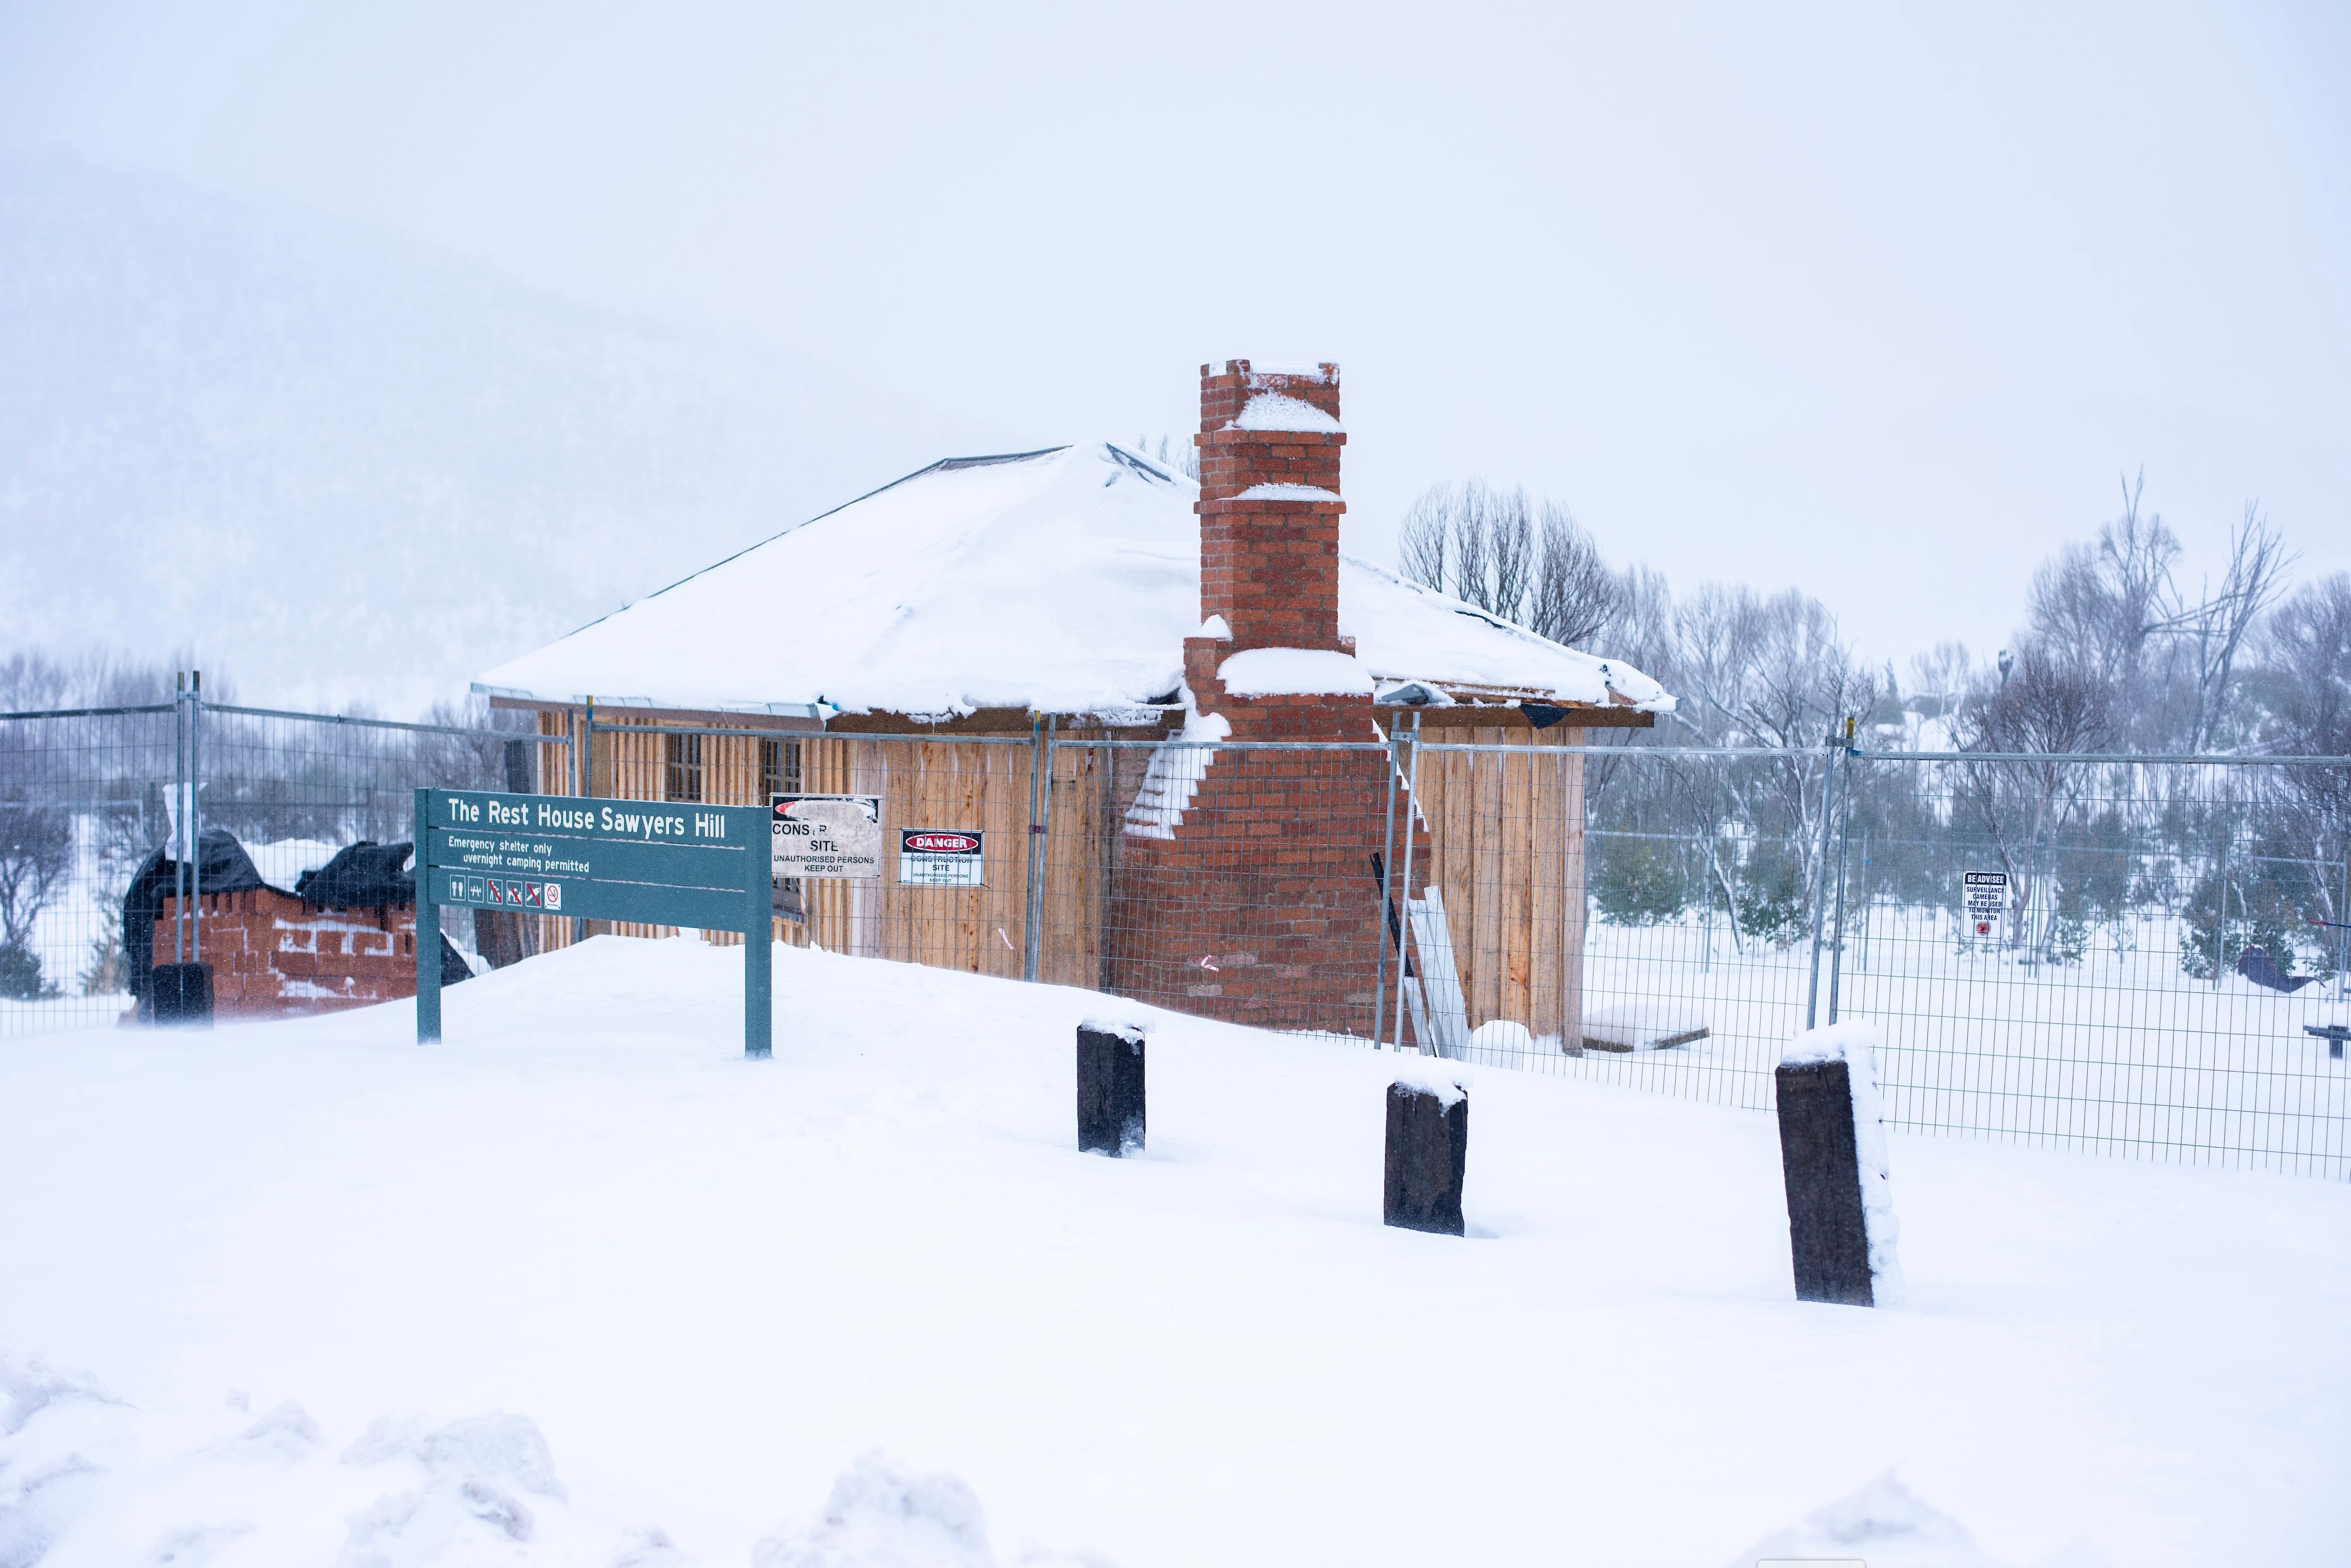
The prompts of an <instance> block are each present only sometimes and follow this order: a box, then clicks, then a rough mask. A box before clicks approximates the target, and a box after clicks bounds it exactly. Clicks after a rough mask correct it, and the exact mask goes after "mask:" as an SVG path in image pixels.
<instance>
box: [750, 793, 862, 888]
mask: <svg viewBox="0 0 2351 1568" xmlns="http://www.w3.org/2000/svg"><path fill="white" fill-rule="evenodd" d="M768 855H769V860H770V862H771V866H772V870H773V872H774V874H775V875H777V876H814V877H832V878H849V879H855V880H858V881H867V882H871V881H878V880H879V879H880V877H881V875H882V797H881V796H879V795H770V796H768Z"/></svg>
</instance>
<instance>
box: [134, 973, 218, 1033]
mask: <svg viewBox="0 0 2351 1568" xmlns="http://www.w3.org/2000/svg"><path fill="white" fill-rule="evenodd" d="M147 984H148V991H147V994H148V996H149V997H150V998H152V1008H151V1011H152V1016H153V1018H154V1021H155V1022H157V1023H159V1024H162V1025H164V1026H165V1027H167V1028H170V1027H193V1028H197V1029H210V1028H211V1027H212V1023H213V967H212V966H211V965H210V964H158V965H156V966H155V967H153V968H152V969H150V970H149V971H148V980H147Z"/></svg>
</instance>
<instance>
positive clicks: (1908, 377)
mask: <svg viewBox="0 0 2351 1568" xmlns="http://www.w3.org/2000/svg"><path fill="white" fill-rule="evenodd" d="M0 143H5V144H6V145H9V146H14V147H18V148H60V147H62V148H67V149H71V150H75V151H78V152H81V153H84V154H86V155H88V156H89V157H91V158H93V159H96V160H99V161H101V162H109V163H113V164H119V165H124V166H130V167H135V168H141V169H149V170H154V171H159V172H164V173H168V174H171V175H173V176H175V177H178V178H180V179H183V180H184V181H187V182H189V183H193V184H196V185H199V186H202V187H204V188H206V189H209V190H214V191H217V192H222V193H229V194H233V195H236V196H239V197H244V198H248V199H253V200H257V201H262V202H266V203H270V204H277V205H284V206H294V207H299V208H304V209H308V210H312V211H319V212H325V213H329V214H337V215H340V216H343V217H348V218H352V219H357V220H359V221H360V222H362V223H365V224H367V225H372V226H374V227H376V228H378V229H381V230H384V231H388V232H391V233H395V234H398V235H403V236H406V237H408V238H411V239H415V240H422V241H423V242H426V243H428V244H431V245H434V246H439V247H442V248H444V249H445V250H448V251H452V252H456V253H460V254H462V255H464V256H469V257H473V258H476V259H478V260H480V261H483V262H486V263H487V264H489V265H491V266H493V267H496V268H498V269H500V270H501V271H504V272H506V273H507V274H510V275H512V276H514V277H517V278H520V279H522V280H524V281H526V282H529V283H532V284H536V285H539V286H543V287H549V288H552V289H555V290H559V291H561V292H563V293H566V294H569V295H571V296H574V297H577V298H584V299H588V300H591V301H594V302H598V303H601V304H607V305H612V306H618V307H621V308H624V309H627V310H630V311H633V312H637V313H640V314H643V315H646V316H651V317H655V318H662V319H671V320H675V321H680V322H684V323H690V324H693V325H695V326H697V327H702V328H715V329H717V330H719V331H722V332H725V333H727V334H730V335H735V336H739V337H743V338H748V339H755V340H766V341H769V342H772V343H775V344H778V345H781V346H784V347H786V348H789V350H793V351H794V352H797V353H800V354H805V355H807V356H809V357H810V358H811V359H812V360H814V361H820V362H829V363H832V364H838V365H845V366H852V367H854V369H855V370H856V371H857V373H858V374H859V375H860V376H862V378H863V379H864V380H866V381H868V382H873V383H878V384H880V385H882V386H884V387H891V388H898V389H904V390H905V391H907V392H912V393H914V394H915V395H919V396H921V397H923V398H924V399H925V400H926V401H928V402H933V403H935V404H938V405H942V406H944V407H945V408H946V409H948V410H950V411H956V412H958V413H962V414H963V415H965V416H966V417H967V418H968V419H969V421H970V424H971V429H972V431H973V433H974V439H975V440H976V441H986V442H992V441H995V440H998V439H1001V440H1008V441H1014V442H1019V443H1022V444H1048V443H1050V442H1054V441H1060V440H1068V439H1072V438H1076V437H1082V436H1086V435H1090V434H1102V435H1109V436H1113V437H1131V436H1132V435H1133V434H1134V433H1136V432H1137V431H1138V430H1148V431H1150V432H1152V433H1153V434H1157V433H1158V432H1160V431H1163V430H1172V431H1178V432H1181V431H1184V430H1186V429H1188V428H1190V427H1191V425H1192V423H1193V421H1194V419H1195V413H1194V397H1195V390H1196V389H1195V382H1194V379H1193V378H1194V375H1195V373H1196V367H1197V366H1198V364H1199V363H1200V362H1201V361H1203V360H1206V359H1211V358H1217V359H1221V358H1224V357H1228V356H1235V355H1246V356H1251V357H1255V358H1257V359H1259V360H1260V361H1311V360H1315V359H1334V360H1337V361H1340V362H1341V363H1342V364H1343V367H1344V370H1345V375H1346V392H1345V396H1346V402H1347V410H1348V425H1349V429H1350V431H1351V433H1352V435H1351V445H1350V447H1349V453H1348V485H1347V488H1348V495H1349V498H1350V500H1351V501H1352V502H1353V516H1352V517H1350V519H1349V528H1350V530H1351V539H1352V542H1353V548H1355V549H1358V550H1361V551H1363V552H1364V553H1367V554H1373V555H1375V556H1378V557H1380V558H1382V559H1385V558H1386V557H1387V556H1388V554H1389V549H1390V544H1389V540H1390V537H1391V534H1392V529H1393V526H1394V518H1395V513H1396V512H1397V511H1398V510H1400V509H1401V507H1402V506H1403V505H1404V503H1405V502H1406V501H1407V500H1408V499H1409V498H1410V497H1411V496H1412V495H1413V494H1414V493H1416V491H1417V490H1418V489H1419V488H1420V487H1421V486H1424V485H1426V483H1427V482H1429V481H1430V480H1432V479H1437V478H1443V477H1449V476H1471V475H1482V476H1489V477H1492V478H1497V479H1502V480H1520V481H1523V482H1525V483H1526V484H1528V485H1529V486H1533V487H1537V488H1539V489H1541V490H1543V491H1545V492H1547V493H1550V494H1552V495H1553V496H1555V497H1559V498H1560V499H1562V500H1564V501H1566V502H1568V503H1569V504H1570V505H1572V506H1573V507H1574V509H1575V510H1576V512H1577V514H1578V515H1579V516H1580V517H1582V518H1583V520H1584V521H1585V522H1586V524H1587V525H1588V526H1590V527H1591V528H1593V531H1594V532H1595V533H1596V534H1597V535H1598V536H1599V537H1600V538H1601V540H1602V542H1603V544H1604V547H1605V548H1606V549H1608V551H1609V552H1610V553H1611V555H1612V556H1614V557H1615V558H1616V559H1628V560H1646V561H1649V562H1651V563H1653V564H1655V565H1657V566H1659V567H1662V568H1664V569H1665V570H1667V572H1669V573H1670V574H1671V576H1672V577H1673V578H1674V580H1676V581H1677V583H1679V584H1684V585H1687V584H1692V583H1695V582H1697V581H1699V580H1706V579H1710V578H1712V579H1726V580H1747V581H1750V582H1752V583H1754V584H1756V585H1757V586H1759V587H1763V588H1776V587H1780V586H1784V585H1788V584H1791V583H1792V584H1797V585H1800V586H1802V587H1803V588H1805V589H1807V590H1809V591H1813V592H1815V593H1817V594H1819V595H1821V596H1822V597H1823V598H1824V599H1826V600H1828V601H1830V602H1831V603H1832V605H1833V606H1834V608H1835V609H1836V610H1837V611H1838V612H1839V614H1840V616H1841V618H1842V620H1843V622H1844V627H1845V629H1846V631H1847V632H1848V633H1849V634H1851V635H1853V636H1855V638H1857V639H1858V640H1859V641H1860V642H1861V643H1863V644H1864V646H1865V649H1868V650H1870V651H1872V652H1875V653H1880V654H1896V655H1901V654H1905V653H1908V652H1910V651H1911V650H1913V649H1916V648H1918V647H1921V646H1924V645H1925V644H1927V643H1931V642H1933V641H1935V640H1936V639H1938V638H1942V637H1960V638H1964V639H1966V640H1967V641H1969V642H1970V643H1973V644H1974V645H1976V646H1977V647H1978V648H1979V649H1983V648H1986V647H1989V646H1991V645H1994V644H1996V643H2000V642H2001V641H2003V640H2005V637H2006V634H2007V632H2008V630H2009V628H2010V627H2011V625H2012V624H2013V623H2014V622H2015V620H2016V618H2017V616H2018V614H2019V613H2020V612H2021V608H2022V596H2023V587H2024V583H2025V580H2026V579H2027V577H2028V575H2029V572H2030V569H2031V567H2032V564H2033V563H2034V562H2036V561H2037V560H2039V559H2041V558H2042V557H2043V555H2045V554H2046V553H2047V551H2048V550H2049V549H2050V548H2051V547H2052V546H2053V544H2054V543H2056V542H2057V541H2058V540H2060V539H2062V538H2066V537H2079V536H2083V535H2086V534H2087V533H2088V532H2089V531H2091V530H2092V529H2093V528H2095V525H2096V524H2097V523H2098V521H2099V520H2100V519H2102V518H2103V517H2107V516H2109V515H2111V514H2112V513H2113V511H2114V510H2115V509H2116V476H2117V474H2118V472H2119V471H2121V470H2124V469H2135V468H2137V466H2139V465H2142V464H2144V465H2145V466H2146V468H2147V493H2148V497H2149V500H2150V502H2151V504H2153V505H2154V506H2155V507H2157V508H2158V509H2159V510H2160V511H2162V512H2163V513H2164V515H2165V516H2166V517H2167V518H2168V520H2170V521H2171V522H2172V524H2173V525H2174V526H2175V527H2176V528H2179V531H2180V533H2181V534H2182V535H2183V536H2184V537H2185V538H2187V539H2188V541H2189V546H2190V548H2191V550H2192V551H2193V552H2195V555H2196V558H2197V559H2198V560H2199V563H2200V562H2201V561H2203V560H2209V559H2210V555H2211V553H2212V551H2213V549H2214V547H2215V546H2216V545H2217V543H2218V541H2219V540H2220V538H2222V537H2224V535H2225V532H2226V528H2227V525H2228V523H2229V522H2230V520H2231V519H2232V518H2233V517H2236V516H2237V514H2238V513H2239V512H2240V510H2241V507H2243V505H2244V503H2245V502H2246V501H2247V500H2248V499H2251V498H2255V497H2258V498H2259V499H2260V501H2261V502H2262V505H2263V507H2265V509H2266V510H2267V511H2268V512H2269V513H2270V515H2271V516H2272V517H2273V518H2274V519H2275V520H2276V521H2277V522H2279V523H2280V524H2281V525H2283V527H2284V528H2285V529H2286V530H2287V532H2288V534H2289V536H2290V538H2292V540H2293V541H2294V544H2295V545H2296V546H2297V547H2298V548H2299V549H2301V550H2302V552H2303V554H2304V563H2305V570H2339V569H2343V568H2346V567H2351V191H2347V190H2346V187H2351V178H2347V177H2351V5H2343V4H2341V3H2339V0H2336V3H2330V4H2325V5H2307V6H2304V7H2291V6H2264V5H2251V6H2243V7H2235V8H2231V7H2227V6H2223V5H2189V6H2165V5H2147V4H2136V5H2112V6H2072V7H2067V6H2057V5H2047V4H2037V5H2021V6H2015V7H2008V8H2003V7H2000V6H1996V5H1965V6H1948V5H1947V6H1938V7H1932V8H1928V7H1917V8H1914V9H1910V10H1907V11H1903V10H1900V9H1899V8H1896V7H1893V6H1888V5H1851V6H1830V5H1794V6H1770V7H1765V6H1753V7H1736V8H1734V7H1721V8H1709V7H1693V8H1679V7H1669V6H1666V5H1590V6H1578V5H1528V6H1522V7H1499V6H1470V5H1450V6H1436V5H1414V6H1409V7H1405V6H1396V7H1381V6H1376V5H1361V4H1356V5H1330V6H1306V5H1279V4H1267V3H1260V4H1252V5H1218V4H1211V3H1192V4H1186V5H1177V6H1166V7H1155V6H1149V5H1070V6H1059V7H1057V6H1027V7H1018V8H1015V7H997V6H975V5H942V6H930V5H887V6H885V5H839V4H834V5H822V6H802V5H772V4H771V5H737V6H695V5H683V4H679V5H660V6H648V5H613V6H600V5H590V4H584V3H581V0H569V3H567V4H562V5H547V6H543V7H526V6H496V5H484V4H466V5H440V4H434V3H430V0H425V3H414V4H404V5H320V4H316V3H310V4H284V5H243V6H233V5H188V6H176V5H104V4H99V3H96V0H80V3H77V4H63V3H60V4H56V5H25V4H23V3H22V0H9V3H7V4H0ZM883 477H888V476H876V478H877V480H878V479H880V478H883Z"/></svg>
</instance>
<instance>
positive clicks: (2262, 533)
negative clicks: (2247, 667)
mask: <svg viewBox="0 0 2351 1568" xmlns="http://www.w3.org/2000/svg"><path fill="white" fill-rule="evenodd" d="M2293 563H2294V556H2293V554H2292V552H2290V551H2288V550H2287V549H2286V548H2285V540H2284V539H2283V538H2282V537H2280V535H2279V534H2278V531H2277V529H2276V528H2273V527H2272V526H2271V525H2270V521H2269V519H2268V518H2266V517H2262V513H2261V507H2259V505H2258V504H2256V503H2253V502H2250V501H2249V502H2247V503H2246V504H2245V515H2244V517H2243V520H2241V522H2239V523H2238V524H2237V525H2236V527H2234V528H2231V529H2230V530H2229V566H2228V570H2226V571H2224V572H2223V573H2222V574H2221V577H2220V590H2219V591H2218V592H2213V593H2208V594H2206V595H2205V596H2204V597H2203V599H2202V600H2201V601H2199V603H2198V604H2197V605H2196V606H2195V607H2194V608H2193V609H2192V610H2190V611H2189V612H2186V613H2185V614H2184V615H2183V616H2182V617H2181V629H2182V632H2183V634H2184V637H2185V639H2186V641H2188V643H2189V645H2190V647H2191V649H2192V653H2193V657H2194V662H2195V674H2196V706H2195V711H2194V716H2193V717H2192V718H2191V719H2190V721H2189V730H2188V747H2189V750H2191V751H2200V750H2202V749H2204V748H2205V747H2208V746H2210V745H2213V744H2214V743H2215V742H2216V740H2217V739H2218V732H2219V729H2220V724H2221V721H2222V719H2223V717H2224V709H2225V705H2226V702H2227V699H2228V696H2229V690H2230V684H2231V678H2232V676H2233V674H2234V673H2235V670H2236V664H2237V655H2238V653H2240V652H2241V651H2242V649H2243V647H2244V643H2245V639H2246V637H2247V636H2248V635H2249V634H2250V633H2251V632H2252V629H2253V625H2254V622H2257V621H2259V620H2260V619H2261V616H2262V612H2264V611H2266V610H2267V609H2268V608H2269V607H2270V605H2271V604H2272V603H2273V602H2274V601H2275V600H2276V599H2277V596H2278V593H2279V591H2281V590H2282V589H2283V586H2284V576H2285V571H2286V569H2287V568H2288V567H2289V566H2291V565H2293Z"/></svg>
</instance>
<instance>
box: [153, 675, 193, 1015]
mask: <svg viewBox="0 0 2351 1568" xmlns="http://www.w3.org/2000/svg"><path fill="white" fill-rule="evenodd" d="M172 685H173V691H172V962H173V963H174V964H184V963H186V962H187V961H188V672H187V671H185V670H182V671H179V672H178V673H177V675H176V676H175V678H174V680H173V683H172ZM154 990H155V981H154V971H153V969H152V967H151V968H150V969H149V970H148V981H147V991H148V1002H149V1011H150V1016H152V1011H153V1002H154Z"/></svg>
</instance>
